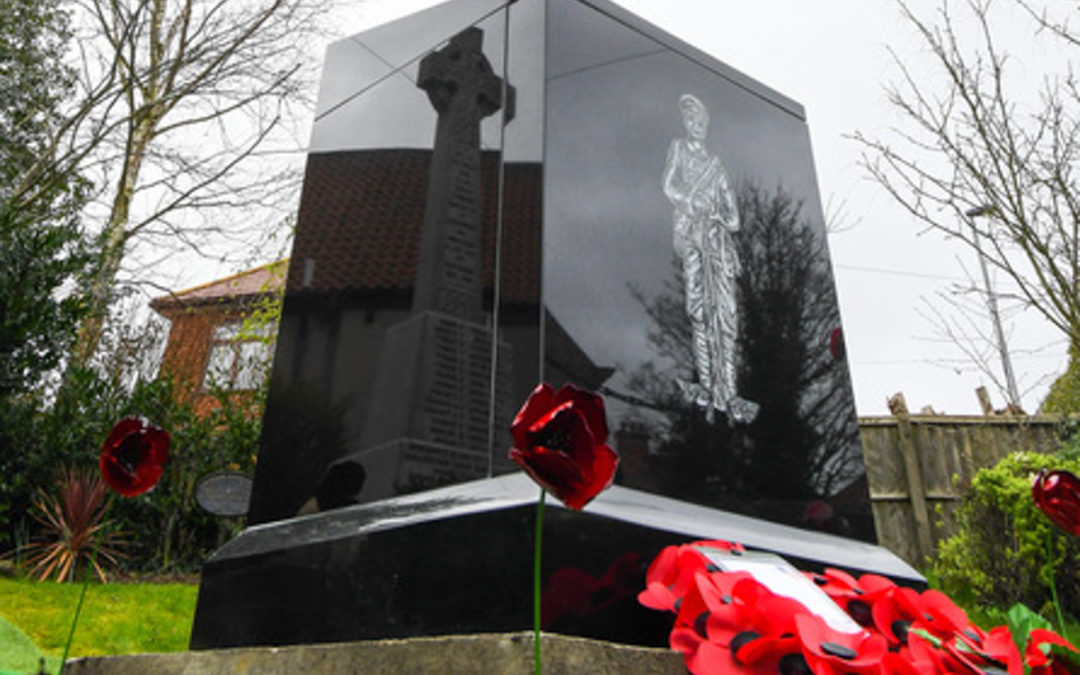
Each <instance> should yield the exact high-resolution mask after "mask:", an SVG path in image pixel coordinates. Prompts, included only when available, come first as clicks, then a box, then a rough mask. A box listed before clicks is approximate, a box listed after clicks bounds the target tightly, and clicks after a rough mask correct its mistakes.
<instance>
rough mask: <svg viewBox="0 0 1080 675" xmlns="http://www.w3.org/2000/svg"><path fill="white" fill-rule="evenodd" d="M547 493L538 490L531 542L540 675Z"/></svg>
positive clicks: (535, 647) (536, 663)
mask: <svg viewBox="0 0 1080 675" xmlns="http://www.w3.org/2000/svg"><path fill="white" fill-rule="evenodd" d="M546 496H547V491H546V490H544V488H540V499H539V501H537V502H536V536H535V538H534V540H533V672H534V673H535V674H536V675H540V549H541V547H542V545H543V540H544V497H546Z"/></svg>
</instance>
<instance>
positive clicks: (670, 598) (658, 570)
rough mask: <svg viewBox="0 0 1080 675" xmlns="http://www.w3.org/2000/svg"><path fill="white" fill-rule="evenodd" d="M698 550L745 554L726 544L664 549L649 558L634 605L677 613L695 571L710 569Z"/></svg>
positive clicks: (704, 543)
mask: <svg viewBox="0 0 1080 675" xmlns="http://www.w3.org/2000/svg"><path fill="white" fill-rule="evenodd" d="M700 548H715V549H719V550H721V551H745V550H746V549H744V548H743V546H742V544H733V543H731V542H729V541H698V542H694V543H692V544H683V545H682V546H668V547H665V548H664V550H663V551H660V554H659V555H657V556H656V558H655V559H653V561H652V563H651V564H650V565H649V570H648V572H646V574H645V590H644V591H642V592H641V593H639V594H638V602H640V603H641V604H643V605H645V606H646V607H648V608H649V609H658V610H661V611H667V612H677V611H678V607H677V604H678V602H679V601H680V600H681V599H682V597H683V595H684V594H685V593H686V591H687V589H688V588H690V587H691V586H692V585H693V584H694V576H695V575H696V574H697V573H698V572H706V571H709V570H711V569H713V568H712V567H711V566H710V563H709V559H708V558H706V557H705V554H703V553H702V552H701V551H700V550H699V549H700Z"/></svg>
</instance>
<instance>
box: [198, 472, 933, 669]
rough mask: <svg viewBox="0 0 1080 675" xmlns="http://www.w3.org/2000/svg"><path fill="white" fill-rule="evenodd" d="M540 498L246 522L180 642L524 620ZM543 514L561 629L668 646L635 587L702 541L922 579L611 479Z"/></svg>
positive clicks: (370, 633) (302, 638) (526, 494)
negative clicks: (583, 503) (588, 497)
mask: <svg viewBox="0 0 1080 675" xmlns="http://www.w3.org/2000/svg"><path fill="white" fill-rule="evenodd" d="M538 497H539V488H537V486H536V485H535V484H534V483H533V482H532V481H531V480H530V479H529V478H528V477H527V476H525V475H524V474H523V473H520V472H519V473H515V474H510V475H507V476H500V477H497V478H490V479H484V480H479V481H474V482H471V483H463V484H460V485H453V486H450V487H445V488H440V489H437V490H430V491H427V492H423V493H418V494H412V495H406V496H402V497H397V498H394V499H387V500H383V501H379V502H373V503H368V504H360V505H357V506H351V507H347V508H341V509H335V510H332V511H327V512H324V513H319V514H315V515H311V516H303V517H297V518H292V519H289V520H284V521H277V522H273V523H266V524H263V525H257V526H254V527H251V528H248V529H247V530H245V531H244V532H242V533H241V534H240V535H239V536H238V537H236V538H235V539H233V540H232V541H230V542H229V543H227V544H226V545H225V546H224V547H222V548H221V549H219V550H218V551H217V552H216V553H215V554H214V555H213V556H211V557H210V558H209V559H208V560H207V562H206V563H205V565H204V566H203V572H202V583H201V585H200V587H199V599H198V605H197V607H196V612H195V623H194V627H193V630H192V638H191V646H192V648H194V649H215V648H224V647H239V646H252V645H285V644H313V643H321V642H345V641H351V640H367V639H383V638H406V637H416V636H424V635H448V634H465V633H493V632H499V633H502V632H509V631H520V630H527V629H529V628H530V627H531V626H532V594H531V588H532V559H533V525H534V519H535V512H536V501H537V498H538ZM544 523H545V530H544V548H543V570H542V574H543V578H544V580H545V593H546V594H547V595H546V597H545V600H546V607H547V608H546V609H545V619H544V621H545V624H544V627H545V629H546V630H550V631H551V632H556V633H560V634H567V635H577V636H581V637H590V638H596V639H603V640H610V641H613V642H620V643H624V644H636V645H643V646H654V647H663V646H666V645H667V644H668V633H669V632H670V630H671V619H670V617H669V616H667V615H665V614H664V613H662V612H656V611H652V610H649V609H646V608H644V607H642V606H641V605H640V604H639V603H638V602H637V594H638V592H639V591H640V590H641V589H642V588H644V583H645V581H644V573H645V569H646V566H647V565H648V563H649V562H650V561H651V560H652V559H653V558H654V557H655V556H656V554H657V553H658V552H659V551H660V550H661V549H663V548H664V547H665V546H669V545H672V544H679V543H685V542H689V541H694V540H700V539H726V540H731V541H738V542H741V543H743V544H744V545H745V546H747V547H748V548H752V549H758V550H764V551H770V552H773V553H778V554H780V555H782V556H784V557H785V558H787V559H788V560H789V561H790V562H792V563H793V564H795V565H796V566H798V567H800V568H802V569H821V568H822V567H825V566H832V567H840V568H844V569H848V570H851V571H854V572H859V571H870V572H876V573H878V574H884V575H886V576H890V577H893V578H894V579H896V580H897V581H900V582H903V583H906V584H909V585H910V584H915V585H920V584H922V583H924V581H923V579H922V577H921V576H920V575H919V574H918V573H917V572H916V571H915V570H914V569H912V568H911V567H910V566H908V565H907V564H906V563H904V562H903V561H902V560H900V559H899V558H897V557H896V556H895V555H893V554H892V553H891V552H889V551H887V550H885V549H883V548H881V547H878V546H874V545H871V544H867V543H865V542H859V541H854V540H850V539H843V538H840V537H836V536H832V535H827V534H822V533H816V532H808V531H804V530H799V529H796V528H792V527H787V526H783V525H777V524H774V523H769V522H766V521H762V520H758V519H754V518H750V517H747V516H742V515H738V514H734V513H729V512H725V511H719V510H715V509H709V508H704V507H701V506H696V505H693V504H688V503H685V502H681V501H678V500H674V499H670V498H667V497H660V496H657V495H652V494H649V493H646V492H640V491H638V490H632V489H629V488H623V487H620V486H615V487H612V488H611V489H609V490H607V491H605V492H603V493H602V494H601V495H600V496H599V497H597V498H596V499H595V500H594V501H592V502H591V503H590V504H589V505H588V506H587V507H586V508H585V510H584V511H573V510H570V509H566V508H563V507H562V506H561V505H560V504H559V503H558V502H557V500H553V499H552V500H548V509H547V515H546V516H545V519H544Z"/></svg>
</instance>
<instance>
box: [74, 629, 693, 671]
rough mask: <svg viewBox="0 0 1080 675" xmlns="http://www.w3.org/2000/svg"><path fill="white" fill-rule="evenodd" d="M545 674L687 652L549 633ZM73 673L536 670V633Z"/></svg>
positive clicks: (85, 662)
mask: <svg viewBox="0 0 1080 675" xmlns="http://www.w3.org/2000/svg"><path fill="white" fill-rule="evenodd" d="M541 644H542V646H541V651H542V660H543V666H544V673H546V674H547V675H560V674H562V673H565V674H566V675H578V674H579V673H597V674H603V673H613V674H619V675H622V674H625V673H656V674H657V675H664V673H671V674H672V675H679V674H681V673H685V672H686V669H685V667H684V666H683V659H682V656H681V655H679V654H677V653H675V652H672V651H669V650H666V649H651V648H647V647H630V646H627V645H620V644H615V643H611V642H601V641H599V640H587V639H583V638H572V637H566V636H563V635H549V634H545V635H544V636H543V638H542V642H541ZM66 672H68V673H70V674H71V675H99V674H101V675H104V674H106V673H108V675H144V674H145V675H181V674H182V675H218V674H221V675H224V674H226V673H258V674H259V675H293V674H294V673H339V674H340V675H351V674H355V675H360V674H361V673H363V674H364V675H398V674H399V673H400V674H402V675H404V674H405V673H408V675H423V674H424V673H433V674H434V673H438V675H452V674H453V673H462V674H465V673H468V675H472V674H473V673H506V674H507V675H510V674H512V673H521V674H522V675H525V674H526V673H532V672H533V664H532V634H531V633H505V634H486V635H463V636H446V637H434V638H414V639H409V640H374V641H370V642H348V643H340V644H322V645H300V646H294V647H259V648H242V649H219V650H213V651H203V652H179V653H173V654H130V655H126V656H108V657H94V658H82V659H76V660H73V661H70V662H69V663H68V668H67V670H66Z"/></svg>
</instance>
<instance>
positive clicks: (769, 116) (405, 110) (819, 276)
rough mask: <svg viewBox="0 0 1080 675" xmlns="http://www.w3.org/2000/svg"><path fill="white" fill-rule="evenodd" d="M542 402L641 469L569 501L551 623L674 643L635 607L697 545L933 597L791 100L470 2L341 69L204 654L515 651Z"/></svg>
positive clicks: (395, 26)
mask: <svg viewBox="0 0 1080 675" xmlns="http://www.w3.org/2000/svg"><path fill="white" fill-rule="evenodd" d="M464 63H467V64H472V65H471V67H472V69H473V70H472V71H469V72H467V73H465V74H462V72H460V68H459V67H460V66H461V65H462V64H464ZM433 70H438V71H439V72H440V76H439V77H435V78H434V79H433V78H432V77H431V75H432V73H433ZM466 70H469V69H468V68H467V69H466ZM450 72H453V73H456V74H454V75H453V76H452V77H450V78H449V79H447V78H446V77H443V75H446V73H450ZM474 76H475V77H474ZM462 83H463V84H462ZM418 85H419V86H418ZM463 85H464V89H462V86H463ZM465 89H467V90H469V91H472V92H473V93H474V94H476V95H477V96H479V98H473V99H470V100H469V101H464V100H462V101H458V103H461V104H462V105H463V106H464V107H463V110H464V112H462V113H461V114H460V115H455V114H450V113H448V112H447V109H445V107H444V104H447V102H448V101H451V100H452V99H453V97H454V96H455V95H456V94H457V93H458V92H459V91H464V90H465ZM511 101H512V102H513V105H512V108H513V110H512V115H511V114H510V112H511V111H510V108H511V105H510V104H511ZM474 104H475V105H474ZM500 108H501V112H500ZM454 120H456V121H454ZM451 122H452V123H453V124H457V123H459V122H460V123H461V124H464V125H465V126H464V127H462V128H461V129H456V130H454V129H449V128H447V127H446V125H447V124H450V123H451ZM466 123H467V124H466ZM466 127H467V128H466ZM447 139H450V140H447ZM447 150H449V151H447ZM454 186H456V187H454ZM459 226H461V227H459ZM478 229H479V231H478ZM459 230H460V232H459ZM430 232H435V233H437V234H438V236H436V237H435V238H432V237H430V236H428V233H430ZM438 270H441V271H438ZM430 274H434V277H432V276H429V275H430ZM451 277H453V279H454V284H455V288H457V290H456V291H455V292H454V293H453V295H454V296H455V297H458V296H460V298H459V299H462V302H461V303H458V302H457V301H456V300H455V301H454V302H449V303H447V302H442V301H438V302H437V301H435V300H432V299H431V298H429V297H428V296H430V295H431V294H432V293H433V292H434V291H435V290H437V289H438V288H440V287H441V285H442V282H441V281H438V280H439V279H448V278H451ZM425 279H428V280H430V279H435V281H433V282H428V281H425ZM458 281H460V282H462V283H461V284H458V283H457V282H458ZM458 286H460V287H459V288H458ZM466 296H467V297H466ZM459 305H460V306H461V307H463V308H464V309H461V310H460V311H459V309H460V308H459V309H455V308H456V307H458V306H459ZM541 380H544V381H548V382H550V383H552V384H553V385H555V386H558V385H560V384H562V383H564V382H573V383H574V384H577V385H579V386H582V387H584V388H587V389H591V390H595V391H598V392H600V393H601V394H602V395H603V396H604V398H605V401H606V405H607V412H608V423H609V427H610V428H611V429H612V434H611V439H610V443H611V444H612V445H613V446H614V447H615V448H616V449H617V450H618V451H619V452H620V455H621V458H622V459H621V463H620V468H619V473H618V475H617V476H616V484H617V485H616V487H615V488H613V489H612V490H611V491H609V492H607V493H605V494H603V495H602V496H601V497H600V498H598V499H597V500H596V501H595V502H594V503H592V504H590V505H589V506H588V508H587V509H586V510H585V511H584V512H581V513H579V512H573V511H568V510H566V509H563V508H561V507H559V506H558V505H552V506H551V507H550V508H549V511H548V512H549V517H548V519H547V521H546V523H545V546H544V578H545V583H546V584H547V586H548V589H549V590H548V597H547V598H546V602H545V622H546V627H547V628H548V629H550V630H553V631H557V632H562V633H567V634H573V635H582V636H589V637H597V638H608V639H617V640H620V641H624V642H629V643H635V644H646V645H663V644H666V640H667V632H668V630H669V628H670V626H669V621H668V619H667V617H663V616H661V615H659V614H658V613H655V612H650V611H648V610H644V609H643V608H641V607H640V606H638V605H637V602H636V599H635V596H636V593H637V592H638V591H639V590H640V589H641V587H642V584H643V570H644V566H645V565H646V564H647V563H648V562H649V561H650V560H651V559H652V557H653V556H654V555H655V554H656V553H657V552H658V551H659V550H660V549H661V548H663V547H664V546H666V545H670V544H675V543H681V542H685V541H690V540H695V539H706V538H720V539H728V540H737V541H741V542H742V543H744V544H745V545H746V546H748V547H753V548H760V549H763V550H768V551H774V552H778V553H782V554H783V555H785V556H786V557H788V558H789V559H791V560H792V561H794V562H799V561H801V562H802V563H803V564H806V565H811V566H823V565H835V566H840V567H844V568H847V569H853V570H872V571H875V572H879V573H883V574H887V575H890V576H894V577H897V578H906V579H915V580H918V579H919V577H918V574H917V573H916V572H915V571H914V570H912V569H911V568H910V567H907V566H906V565H904V564H903V563H901V562H900V561H899V560H898V559H896V558H895V557H894V556H892V555H891V554H889V553H888V552H887V551H884V550H882V549H880V548H878V547H875V546H873V545H871V544H869V543H865V542H872V541H874V540H875V534H874V525H873V520H872V516H871V512H870V500H869V493H868V486H867V480H866V473H865V465H864V460H863V455H862V450H861V446H860V444H859V436H858V426H857V422H856V417H855V409H854V403H853V396H852V394H851V387H850V378H849V374H848V370H847V363H846V361H845V357H844V351H843V339H842V331H841V329H840V319H839V312H838V309H837V303H836V296H835V292H834V287H833V281H832V277H831V266H830V263H829V259H828V250H827V242H826V235H825V227H824V217H823V214H822V208H821V203H820V198H819V196H818V194H817V184H816V178H815V175H814V167H813V159H812V155H811V151H810V137H809V132H808V128H807V125H806V119H805V114H804V111H803V109H802V107H801V106H800V105H799V104H797V103H795V102H793V101H791V100H790V99H788V98H786V97H785V96H783V95H781V94H779V93H777V92H775V91H773V90H771V89H769V88H768V87H767V86H765V85H763V84H761V83H759V82H756V81H754V80H753V79H751V78H749V77H747V76H746V75H744V74H742V73H739V72H737V71H735V70H734V69H732V68H730V67H728V66H726V65H725V64H723V63H721V62H719V61H717V60H716V59H714V58H712V57H711V56H709V55H707V54H704V53H703V52H701V51H700V50H697V49H695V48H694V47H692V46H690V45H687V44H685V43H683V42H681V41H680V40H678V39H675V38H673V37H672V36H670V35H667V34H666V33H664V32H662V31H660V30H659V29H657V28H655V27H654V26H651V25H649V24H647V23H645V22H643V21H642V20H640V19H639V18H637V17H636V16H634V15H632V14H631V13H629V12H627V11H626V10H624V9H623V8H621V7H619V6H618V5H617V4H615V3H613V2H609V1H608V0H517V1H516V2H503V1H502V0H451V1H450V2H445V3H442V4H439V5H437V6H435V7H432V8H430V9H428V10H426V11H423V12H420V13H417V14H414V15H411V16H408V17H405V18H403V19H400V20H398V21H395V22H392V23H389V24H386V25H383V26H378V27H375V28H372V29H371V30H369V31H366V32H364V33H361V34H358V35H356V36H353V37H351V38H350V39H348V40H343V41H341V42H338V43H336V44H334V45H332V46H331V47H330V48H329V50H328V58H327V63H326V67H325V70H324V74H323V80H322V86H321V90H320V94H319V101H318V105H317V111H316V120H315V125H314V129H313V134H312V140H311V149H310V154H309V156H308V164H307V169H306V176H305V182H304V186H303V191H302V197H301V203H300V210H299V216H298V224H297V230H296V237H295V241H294V246H293V251H292V256H291V259H290V267H289V272H288V280H287V284H286V295H285V299H284V305H283V309H282V318H281V323H280V331H279V335H278V340H277V347H276V353H275V358H274V366H273V375H272V380H271V386H270V391H269V396H268V401H267V407H266V412H265V416H264V423H263V434H262V441H261V448H260V452H259V458H258V463H257V466H256V471H255V476H254V484H253V488H252V496H251V508H250V512H249V518H248V524H249V525H252V527H249V529H248V530H246V531H245V532H244V533H242V534H241V535H240V536H239V537H237V538H236V539H235V540H234V541H232V542H230V543H229V544H227V545H226V546H225V547H224V548H222V549H221V550H220V551H218V552H217V553H216V554H215V555H214V556H213V557H212V558H210V559H209V560H208V561H207V563H206V565H205V568H204V570H203V581H202V586H201V588H200V597H199V606H198V612H197V616H196V623H195V630H194V633H193V637H192V644H193V645H194V646H196V647H203V648H205V647H215V646H228V645H247V644H276V643H280V644H296V643H304V642H327V641H334V640H353V639H364V638H383V637H398V636H412V635H434V634H445V633H455V632H481V631H508V630H521V629H524V628H527V627H528V626H529V625H530V623H531V619H530V617H531V609H530V595H529V588H530V574H531V567H532V562H531V561H532V550H533V549H532V529H533V528H532V524H533V517H534V503H535V500H536V497H537V494H538V489H537V488H536V487H535V486H533V485H532V484H531V483H529V482H528V480H527V479H525V478H523V477H521V476H520V475H517V474H510V475H507V476H501V474H505V473H506V472H507V471H510V470H513V465H512V464H510V463H509V462H508V460H507V450H508V448H509V445H510V438H509V432H508V426H509V422H510V420H511V419H512V418H513V415H514V411H515V410H517V408H518V407H519V406H520V405H521V404H522V402H523V401H524V400H525V398H526V396H527V395H528V393H529V392H530V391H531V390H532V389H533V387H535V386H536V384H537V383H538V382H540V381H541ZM492 476H495V478H492ZM481 477H486V480H482V481H479V482H467V481H473V480H475V479H477V478H481ZM442 486H449V487H442ZM320 510H321V513H315V514H314V515H303V516H301V515H299V514H311V513H313V512H316V511H320ZM833 535H843V536H844V537H846V538H839V537H836V536H833Z"/></svg>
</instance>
